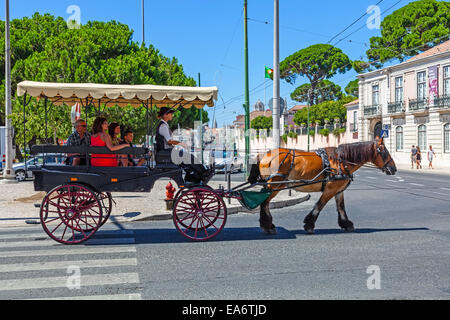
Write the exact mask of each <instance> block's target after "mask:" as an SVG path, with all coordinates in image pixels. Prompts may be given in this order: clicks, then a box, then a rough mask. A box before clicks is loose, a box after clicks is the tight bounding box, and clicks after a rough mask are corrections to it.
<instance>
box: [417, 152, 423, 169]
mask: <svg viewBox="0 0 450 320" xmlns="http://www.w3.org/2000/svg"><path fill="white" fill-rule="evenodd" d="M421 161H422V153H421V152H420V148H419V146H417V152H416V166H417V170H419V167H420V169H422V164H421Z"/></svg>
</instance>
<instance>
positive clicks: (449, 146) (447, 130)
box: [444, 123, 450, 153]
mask: <svg viewBox="0 0 450 320" xmlns="http://www.w3.org/2000/svg"><path fill="white" fill-rule="evenodd" d="M444 152H446V153H449V152H450V123H447V124H446V125H445V126H444Z"/></svg>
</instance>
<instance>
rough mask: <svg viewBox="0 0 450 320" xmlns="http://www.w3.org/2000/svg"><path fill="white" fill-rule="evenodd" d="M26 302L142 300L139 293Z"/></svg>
mask: <svg viewBox="0 0 450 320" xmlns="http://www.w3.org/2000/svg"><path fill="white" fill-rule="evenodd" d="M27 300H81V301H82V300H142V296H141V294H140V293H130V294H115V295H105V296H80V297H60V298H39V299H27Z"/></svg>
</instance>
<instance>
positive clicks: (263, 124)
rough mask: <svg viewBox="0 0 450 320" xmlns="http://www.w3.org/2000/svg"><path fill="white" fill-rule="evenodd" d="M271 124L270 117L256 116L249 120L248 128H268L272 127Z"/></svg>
mask: <svg viewBox="0 0 450 320" xmlns="http://www.w3.org/2000/svg"><path fill="white" fill-rule="evenodd" d="M272 126H273V121H272V118H269V117H264V116H259V117H256V118H255V119H253V120H252V121H251V122H250V128H252V129H256V130H268V129H272Z"/></svg>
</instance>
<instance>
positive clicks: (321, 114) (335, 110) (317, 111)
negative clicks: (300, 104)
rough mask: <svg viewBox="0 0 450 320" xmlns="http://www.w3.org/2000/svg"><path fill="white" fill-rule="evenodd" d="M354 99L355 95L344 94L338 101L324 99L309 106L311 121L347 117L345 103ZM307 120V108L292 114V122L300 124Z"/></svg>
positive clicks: (343, 118) (342, 119)
mask: <svg viewBox="0 0 450 320" xmlns="http://www.w3.org/2000/svg"><path fill="white" fill-rule="evenodd" d="M354 100H355V97H351V96H346V97H344V98H342V99H341V100H338V101H325V102H322V103H319V104H317V105H313V106H311V107H309V116H310V121H311V122H316V121H320V122H321V123H322V124H323V123H324V121H325V119H336V118H338V119H340V120H341V121H345V120H346V119H347V108H345V107H344V105H345V104H347V103H349V102H352V101H354ZM306 121H307V108H303V109H300V110H299V111H297V112H296V113H295V115H294V123H295V124H297V125H301V124H302V123H306Z"/></svg>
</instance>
